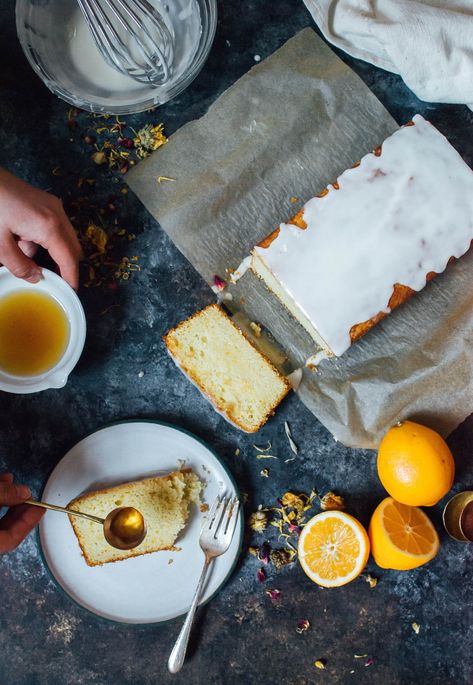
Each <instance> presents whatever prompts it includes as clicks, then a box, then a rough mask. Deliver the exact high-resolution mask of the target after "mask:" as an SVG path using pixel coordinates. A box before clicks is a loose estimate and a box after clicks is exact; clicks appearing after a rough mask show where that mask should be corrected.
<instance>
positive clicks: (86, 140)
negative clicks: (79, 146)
mask: <svg viewBox="0 0 473 685" xmlns="http://www.w3.org/2000/svg"><path fill="white" fill-rule="evenodd" d="M96 142H97V138H96V137H95V136H90V135H87V136H84V143H87V145H94V144H95V143H96Z"/></svg>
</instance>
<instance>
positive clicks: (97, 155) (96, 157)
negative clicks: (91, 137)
mask: <svg viewBox="0 0 473 685" xmlns="http://www.w3.org/2000/svg"><path fill="white" fill-rule="evenodd" d="M92 160H93V161H94V162H95V164H98V165H99V166H100V165H101V164H105V162H106V161H107V155H106V154H105V152H104V151H103V150H97V152H94V154H93V155H92Z"/></svg>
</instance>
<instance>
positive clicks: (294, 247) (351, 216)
mask: <svg viewBox="0 0 473 685" xmlns="http://www.w3.org/2000/svg"><path fill="white" fill-rule="evenodd" d="M472 239H473V172H472V170H471V169H470V168H469V167H468V165H467V164H466V163H465V162H464V161H463V160H462V158H461V157H460V155H459V154H458V152H456V150H455V149H454V148H453V147H452V146H451V145H450V143H449V142H448V141H447V139H446V138H445V137H444V136H443V135H442V134H441V133H440V132H439V131H437V129H436V128H435V127H434V126H432V125H431V124H430V123H429V122H427V121H425V119H423V118H422V117H421V116H420V115H416V116H415V117H414V119H413V121H412V122H409V124H407V125H406V126H404V127H403V128H401V129H399V130H398V131H396V132H395V133H394V134H393V135H392V136H391V137H389V138H388V139H387V140H386V141H385V142H384V143H383V145H382V147H380V148H378V149H376V150H375V151H374V152H373V153H371V154H368V155H366V156H365V157H363V159H362V160H361V162H360V163H359V164H357V165H356V166H354V167H353V168H351V169H348V170H347V171H345V172H344V173H343V174H342V175H341V176H340V177H339V178H338V180H337V182H336V183H333V184H332V185H329V186H328V187H327V188H326V189H325V190H324V191H323V192H322V193H320V195H318V196H317V197H314V198H313V199H311V200H309V202H307V203H306V204H305V206H304V207H303V208H302V209H301V211H300V212H299V213H298V214H296V216H295V217H293V219H291V220H290V221H289V222H288V223H287V224H281V226H280V227H279V228H278V229H277V230H276V231H274V232H273V233H272V234H271V235H270V236H268V237H267V238H266V239H265V240H263V241H262V242H261V243H260V244H259V245H258V246H256V247H255V248H254V250H253V251H252V254H251V258H250V264H249V266H250V268H251V269H252V270H253V272H254V273H256V274H257V275H258V276H259V277H260V278H261V279H262V280H263V281H264V282H265V284H266V285H267V287H268V288H269V289H271V290H272V291H273V292H274V293H275V294H276V295H277V297H278V298H279V299H280V300H281V301H282V302H283V304H284V305H285V306H286V307H287V308H288V309H289V310H290V312H291V313H292V314H293V316H294V317H295V318H296V319H297V320H298V321H299V322H300V324H301V325H302V326H304V328H305V329H306V330H307V331H308V332H309V333H310V335H311V336H312V338H313V339H314V341H315V342H316V343H317V345H318V347H319V348H320V350H321V352H320V353H319V354H318V355H317V357H318V360H320V359H321V358H324V357H330V356H339V355H341V354H343V353H344V352H345V351H346V350H347V349H348V348H349V347H350V345H351V343H352V342H353V341H355V340H357V339H358V338H360V337H361V336H362V335H364V334H365V333H366V332H367V331H369V330H370V329H371V328H372V327H373V326H374V325H375V324H376V323H377V322H378V321H380V319H382V318H383V317H385V316H386V315H387V314H388V313H389V312H390V311H392V310H393V309H394V308H396V307H397V306H399V305H400V304H401V303H403V302H404V301H405V300H407V299H408V298H409V297H410V296H411V295H412V294H413V293H414V292H416V291H419V290H421V289H422V288H423V287H424V286H425V284H426V281H428V280H429V279H430V278H432V277H433V276H434V275H435V274H437V273H440V272H442V271H443V270H444V269H445V267H446V266H447V264H448V262H449V261H450V260H451V259H452V258H458V257H460V256H461V255H463V254H464V253H465V252H466V251H467V250H468V248H469V247H470V243H471V240H472Z"/></svg>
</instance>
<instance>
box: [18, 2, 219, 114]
mask: <svg viewBox="0 0 473 685" xmlns="http://www.w3.org/2000/svg"><path fill="white" fill-rule="evenodd" d="M153 4H154V5H158V6H159V7H160V9H161V10H162V11H163V12H164V13H166V18H167V20H168V21H169V22H170V23H171V24H172V26H173V28H174V59H173V67H172V69H173V73H172V76H171V79H170V80H169V81H168V82H167V83H166V84H165V85H162V86H158V87H154V86H152V85H151V84H150V85H148V84H146V85H145V84H142V83H138V82H137V81H134V80H133V79H132V78H130V77H128V76H124V75H122V74H120V73H119V72H117V71H116V70H115V69H113V68H112V67H110V66H109V65H108V64H107V63H106V62H105V61H104V59H103V58H102V56H101V55H100V53H99V51H98V48H97V47H96V45H95V43H94V41H93V38H92V36H91V34H90V31H89V29H88V28H87V26H86V24H85V21H84V19H83V17H82V14H81V12H80V9H79V6H78V4H77V0H17V2H16V27H17V33H18V37H19V40H20V43H21V46H22V48H23V51H24V53H25V55H26V57H27V59H28V61H29V63H30V64H31V66H32V67H33V69H34V71H35V72H36V73H37V74H38V76H39V77H40V78H41V79H42V80H43V81H44V83H45V84H46V86H47V87H48V88H49V89H50V90H51V91H52V92H53V93H54V94H55V95H57V96H58V97H60V98H62V99H63V100H65V101H66V102H68V103H70V104H71V105H73V106H74V107H78V108H80V109H84V110H88V111H90V112H103V113H108V114H131V113H134V112H143V111H144V110H147V109H151V108H152V107H155V106H156V105H161V104H163V103H165V102H167V101H168V100H170V99H171V98H173V97H175V96H176V95H178V94H179V93H181V92H182V91H183V90H184V88H186V87H187V86H188V85H189V84H190V83H191V82H192V81H193V80H194V79H195V77H196V76H197V74H198V73H199V71H200V70H201V68H202V66H203V65H204V62H205V60H206V59H207V56H208V54H209V51H210V48H211V46H212V42H213V39H214V36H215V29H216V25H217V5H216V0H162V3H161V0H153Z"/></svg>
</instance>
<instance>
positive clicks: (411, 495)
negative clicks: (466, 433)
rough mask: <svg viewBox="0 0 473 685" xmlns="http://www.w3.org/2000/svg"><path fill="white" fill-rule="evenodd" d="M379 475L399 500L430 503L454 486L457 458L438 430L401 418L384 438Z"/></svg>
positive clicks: (412, 504)
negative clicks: (455, 460) (455, 458)
mask: <svg viewBox="0 0 473 685" xmlns="http://www.w3.org/2000/svg"><path fill="white" fill-rule="evenodd" d="M378 475H379V479H380V481H381V483H382V484H383V486H384V487H385V489H386V490H387V492H388V493H389V494H390V495H391V497H393V498H394V499H395V500H397V501H398V502H401V503H402V504H408V505H410V506H413V507H420V506H425V507H430V506H432V505H434V504H437V502H438V501H439V500H440V499H442V497H443V496H444V495H446V493H447V492H448V491H449V490H450V488H451V487H452V484H453V478H454V475H455V462H454V461H453V456H452V453H451V452H450V449H449V448H448V445H447V443H446V442H445V440H444V439H443V438H442V437H441V436H440V435H439V434H438V433H436V432H435V431H434V430H432V429H431V428H427V427H426V426H422V425H421V424H419V423H414V422H413V421H402V422H401V423H399V424H397V425H396V426H393V427H392V428H390V429H389V430H388V432H387V433H386V435H385V436H384V438H383V439H382V441H381V444H380V446H379V450H378Z"/></svg>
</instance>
